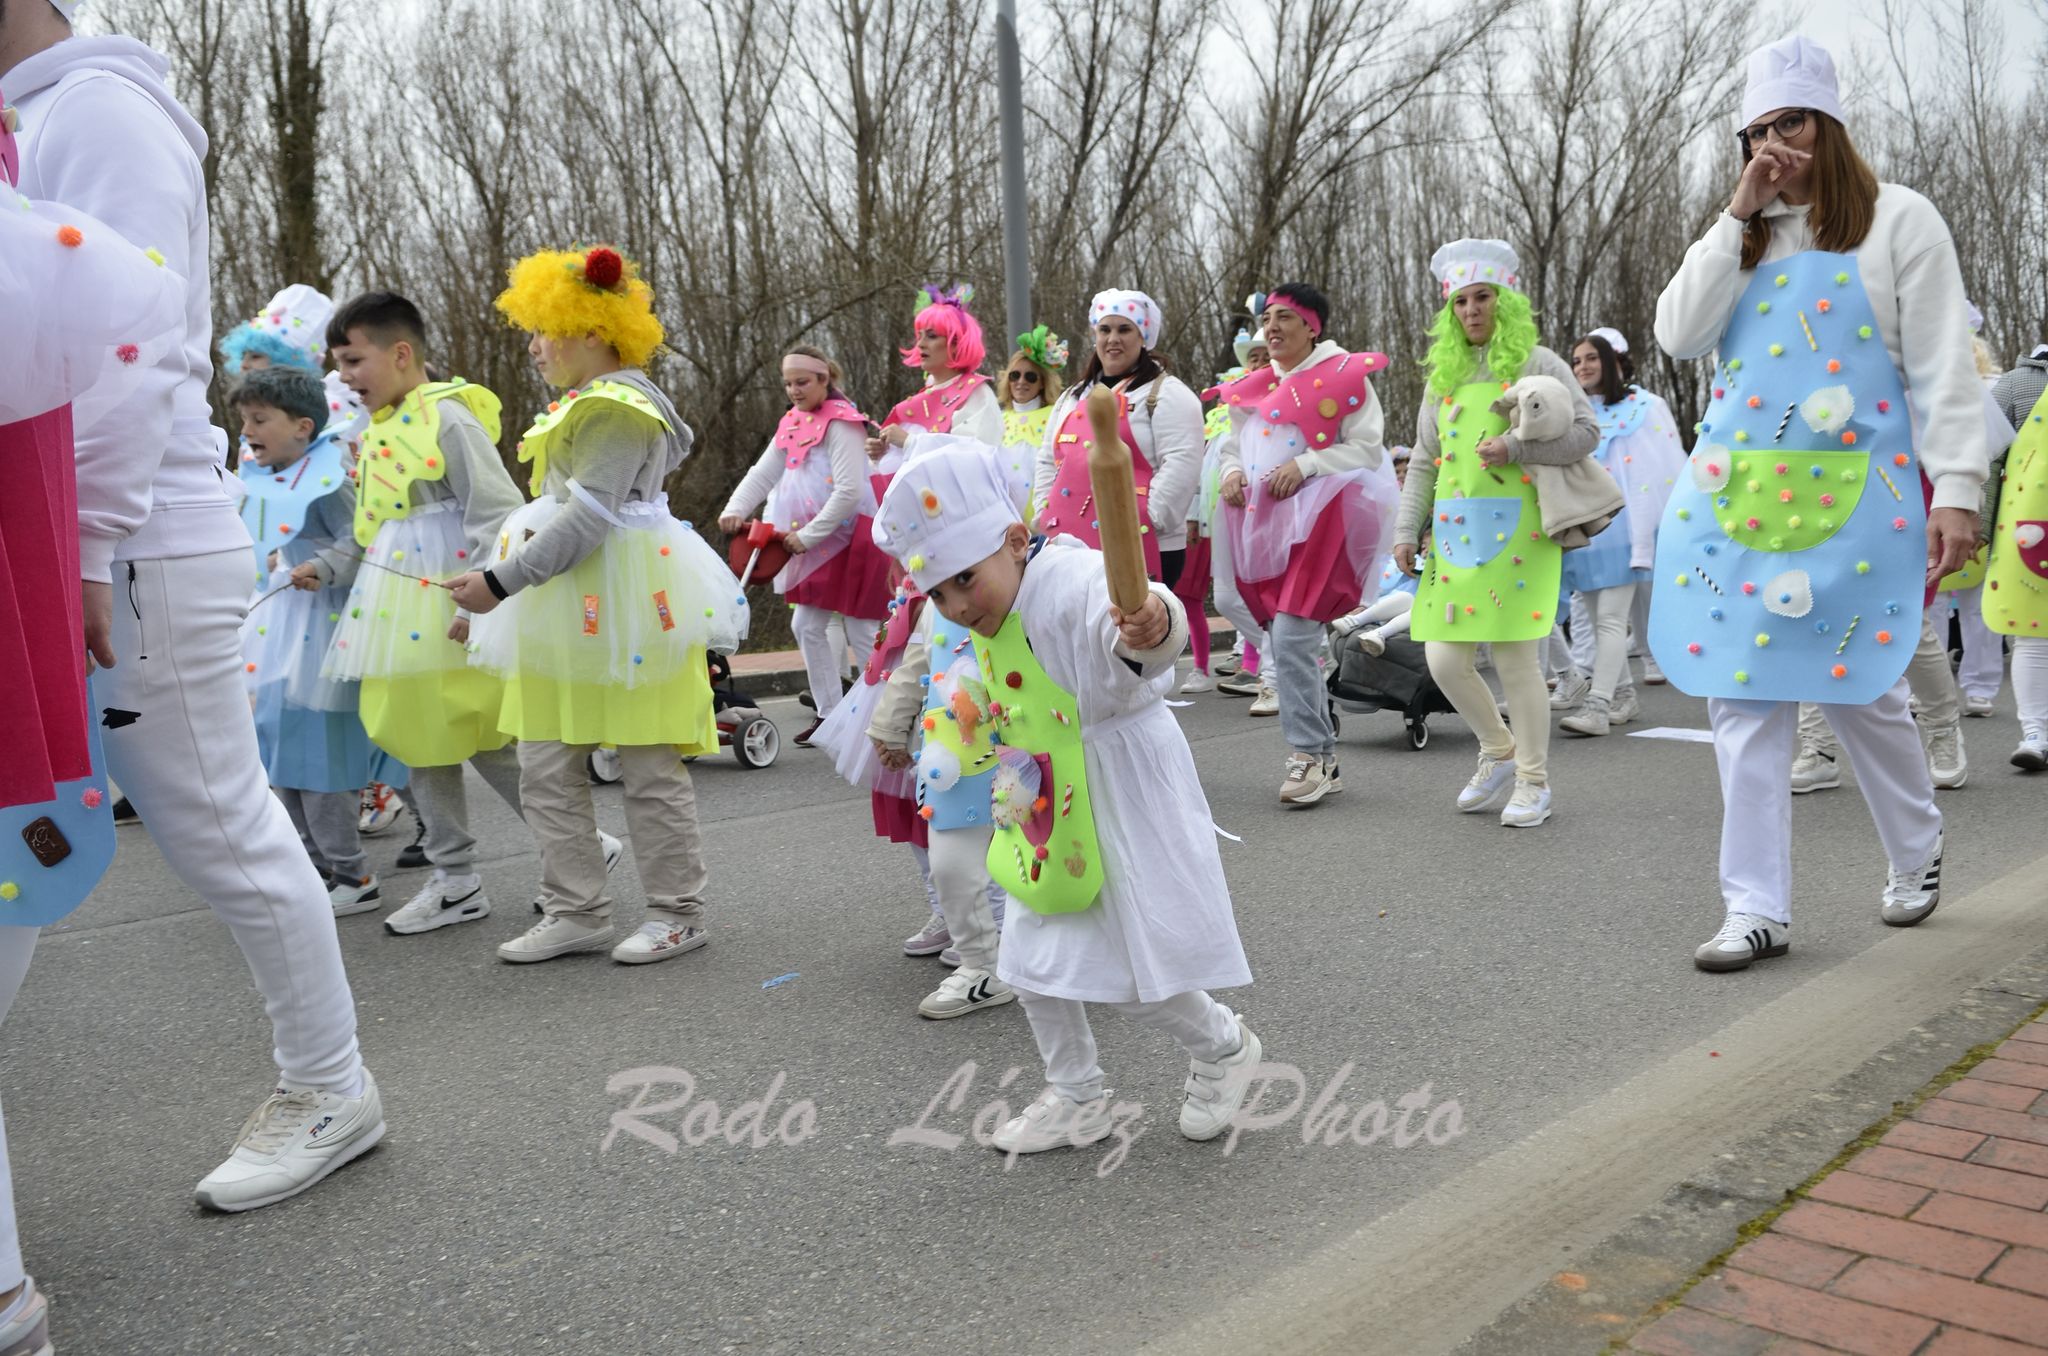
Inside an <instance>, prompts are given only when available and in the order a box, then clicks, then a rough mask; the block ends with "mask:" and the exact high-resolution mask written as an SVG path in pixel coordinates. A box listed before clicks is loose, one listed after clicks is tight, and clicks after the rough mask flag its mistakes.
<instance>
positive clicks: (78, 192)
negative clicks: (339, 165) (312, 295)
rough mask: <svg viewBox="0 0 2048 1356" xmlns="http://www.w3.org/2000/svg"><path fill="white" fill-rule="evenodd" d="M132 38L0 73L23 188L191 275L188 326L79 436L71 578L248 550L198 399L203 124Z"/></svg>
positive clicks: (206, 345)
mask: <svg viewBox="0 0 2048 1356" xmlns="http://www.w3.org/2000/svg"><path fill="white" fill-rule="evenodd" d="M169 70H170V63H169V62H168V61H166V60H165V59H164V58H163V57H162V56H159V55H158V54H157V53H156V52H153V51H151V50H150V49H149V48H147V47H145V46H143V45H142V44H141V43H139V42H137V41H135V40H134V39H133V38H125V37H106V38H69V39H66V40H65V41H63V42H60V43H58V44H57V45H56V46H54V47H51V48H49V49H48V50H46V51H42V52H38V53H37V54H36V55H34V56H32V57H30V58H28V59H27V60H26V61H23V62H22V63H21V64H20V65H18V66H16V67H15V68H14V69H13V70H10V71H5V72H0V90H5V91H6V92H7V101H8V102H9V103H10V104H12V105H14V107H15V108H16V109H17V110H19V112H20V114H21V131H20V134H19V140H20V146H21V183H20V190H21V192H23V193H24V194H26V195H28V196H29V197H31V198H47V199H49V200H51V201H53V202H61V203H68V204H70V205H71V206H73V207H76V208H78V209H79V210H80V211H83V212H89V213H91V214H92V215H93V216H95V217H97V218H99V219H100V220H101V221H103V222H105V223H106V224H107V225H109V226H111V227H113V228H114V229H115V230H117V231H119V232H121V234H122V235H124V236H126V237H127V238H128V241H129V243H131V244H133V245H135V246H136V247H137V248H139V249H145V250H146V249H155V250H157V251H159V252H160V253H161V254H162V255H163V257H164V266H165V267H167V268H169V269H171V270H172V271H173V272H175V273H177V274H178V275H180V276H181V277H182V278H184V279H185V280H186V293H185V296H186V307H185V314H186V328H185V336H184V342H183V343H182V345H180V344H173V345H172V346H171V347H170V349H169V350H168V351H167V352H166V353H165V355H164V357H163V359H162V361H161V362H159V363H158V364H157V366H156V367H155V369H154V370H152V371H151V372H150V373H149V374H148V375H147V376H146V377H145V378H144V379H143V380H142V381H141V383H140V384H139V385H138V388H137V389H136V391H135V393H134V394H133V395H132V396H130V397H129V398H128V399H127V400H126V401H124V402H122V404H121V405H120V406H119V407H118V408H117V409H115V410H114V411H112V412H111V413H109V414H108V415H107V416H106V418H104V419H103V420H101V421H100V422H99V423H98V424H97V425H95V426H94V427H93V428H92V429H91V430H90V431H89V432H88V433H86V434H85V435H84V436H82V437H80V438H79V440H78V525H79V537H80V551H79V554H80V573H81V574H83V575H84V577H85V578H86V579H88V580H97V581H105V580H107V579H109V578H110V575H111V570H112V563H113V562H114V561H115V560H117V559H120V560H128V559H134V560H157V559H164V558H169V557H177V556H196V555H209V554H211V553H213V552H216V551H229V550H241V551H246V550H248V549H249V534H248V532H247V530H246V529H244V528H243V527H242V522H241V519H240V518H239V517H238V516H237V515H236V512H235V504H234V498H233V495H232V494H231V492H230V491H229V489H228V476H227V471H226V454H227V438H226V435H225V434H223V433H222V432H221V431H220V430H219V429H217V428H215V427H214V426H213V416H212V413H211V410H210V409H209V407H208V406H207V403H206V387H207V383H208V382H209V381H210V380H211V379H212V375H213V363H212V358H211V348H212V342H213V317H212V311H211V306H212V302H211V297H210V295H209V293H210V288H209V284H208V279H207V255H208V234H207V220H206V183H205V178H204V174H203V172H202V170H201V166H200V160H201V157H203V156H204V155H205V154H206V132H205V130H204V129H202V128H201V127H200V126H199V124H198V123H197V122H195V121H193V119H192V117H191V115H190V114H188V113H187V112H185V110H184V109H183V108H181V107H179V105H178V101H177V100H176V99H175V98H173V97H172V96H171V92H170V90H169V89H168V88H167V87H166V86H165V84H164V76H165V74H166V73H167V72H168V71H169Z"/></svg>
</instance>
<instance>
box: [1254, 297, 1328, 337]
mask: <svg viewBox="0 0 2048 1356" xmlns="http://www.w3.org/2000/svg"><path fill="white" fill-rule="evenodd" d="M1266 305H1267V306H1268V307H1271V306H1276V305H1284V306H1286V307H1287V309H1288V310H1290V311H1292V312H1294V313H1295V314H1296V315H1298V316H1300V317H1301V323H1302V324H1304V325H1306V326H1308V332H1309V333H1310V334H1311V335H1313V336H1315V337H1316V338H1318V339H1320V338H1322V337H1323V318H1322V317H1321V316H1319V315H1317V314H1316V313H1315V312H1314V311H1313V310H1311V309H1310V308H1309V307H1308V305H1307V304H1306V303H1304V302H1299V301H1296V300H1295V299H1294V298H1293V297H1292V296H1291V295H1289V294H1288V293H1286V292H1272V293H1269V294H1268V295H1267V297H1266Z"/></svg>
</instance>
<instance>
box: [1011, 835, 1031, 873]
mask: <svg viewBox="0 0 2048 1356" xmlns="http://www.w3.org/2000/svg"><path fill="white" fill-rule="evenodd" d="M1010 855H1011V856H1013V857H1015V858H1016V859H1017V874H1018V875H1019V876H1022V877H1029V876H1030V875H1031V868H1030V867H1028V866H1026V865H1024V849H1022V848H1020V847H1018V846H1017V845H1016V844H1015V843H1012V844H1010Z"/></svg>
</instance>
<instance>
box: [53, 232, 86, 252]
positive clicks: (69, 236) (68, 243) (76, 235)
mask: <svg viewBox="0 0 2048 1356" xmlns="http://www.w3.org/2000/svg"><path fill="white" fill-rule="evenodd" d="M57 243H58V244H60V245H62V246H63V247H64V248H65V249H67V250H75V249H77V248H78V247H79V246H80V245H83V244H84V243H85V232H84V231H81V230H79V229H78V228H77V227H76V226H59V227H58V228H57Z"/></svg>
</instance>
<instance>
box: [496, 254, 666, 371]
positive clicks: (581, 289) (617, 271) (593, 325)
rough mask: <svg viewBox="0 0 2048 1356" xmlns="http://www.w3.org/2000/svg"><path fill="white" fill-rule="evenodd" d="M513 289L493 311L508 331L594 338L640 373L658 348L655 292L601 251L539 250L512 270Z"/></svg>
mask: <svg viewBox="0 0 2048 1356" xmlns="http://www.w3.org/2000/svg"><path fill="white" fill-rule="evenodd" d="M510 276H511V282H512V285H511V286H510V287H508V288H506V289H505V290H504V291H503V292H500V293H499V294H498V310H499V311H501V312H502V313H503V314H504V316H505V319H506V320H507V321H508V322H510V323H511V325H512V326H513V328H515V329H522V330H527V331H529V332H533V333H538V334H545V335H547V336H548V337H549V338H553V339H576V338H581V337H582V336H583V335H586V334H594V335H596V336H597V337H598V338H600V339H602V340H604V341H605V342H606V343H608V344H610V345H611V346H612V347H613V348H615V349H617V350H618V353H619V361H620V362H622V363H624V364H625V365H626V366H628V367H644V366H646V364H647V360H648V359H649V358H650V357H652V356H653V355H654V350H655V349H657V348H659V347H661V337H662V329H661V321H660V320H658V319H656V318H655V314H654V290H653V289H652V288H650V287H649V286H648V285H647V284H646V283H645V282H643V281H641V279H640V270H639V269H638V267H636V266H635V265H634V264H633V263H631V262H630V261H628V260H627V259H626V258H625V256H623V255H621V254H620V253H619V252H618V251H616V250H614V249H612V248H610V247H609V246H606V245H599V246H596V247H594V248H592V249H588V250H542V251H540V252H539V253H538V254H529V255H527V256H526V257H525V258H524V259H521V260H520V261H519V262H518V263H516V264H514V265H512V271H511V275H510Z"/></svg>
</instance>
